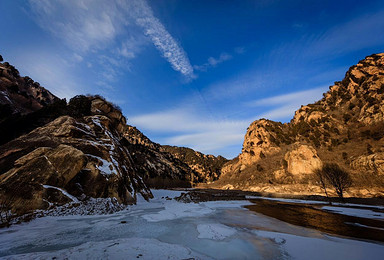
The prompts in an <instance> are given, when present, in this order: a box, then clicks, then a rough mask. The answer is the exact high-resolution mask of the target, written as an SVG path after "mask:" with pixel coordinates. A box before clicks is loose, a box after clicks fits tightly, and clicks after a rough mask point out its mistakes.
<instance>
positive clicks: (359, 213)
mask: <svg viewBox="0 0 384 260" xmlns="http://www.w3.org/2000/svg"><path fill="white" fill-rule="evenodd" d="M321 209H322V210H327V211H331V212H334V213H337V214H342V215H348V216H353V217H360V218H373V219H380V220H384V213H382V212H375V211H373V210H369V209H356V208H346V207H331V206H323V207H321Z"/></svg>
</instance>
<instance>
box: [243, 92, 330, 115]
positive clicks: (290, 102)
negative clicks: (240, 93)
mask: <svg viewBox="0 0 384 260" xmlns="http://www.w3.org/2000/svg"><path fill="white" fill-rule="evenodd" d="M327 90H328V87H318V88H314V89H309V90H304V91H298V92H293V93H288V94H284V95H278V96H273V97H269V98H263V99H258V100H254V101H251V102H247V103H246V106H248V107H263V109H265V110H266V111H265V112H263V113H261V114H259V115H258V116H257V118H267V119H271V120H282V119H286V118H292V117H293V115H294V112H295V111H296V110H297V109H299V108H300V106H301V105H306V104H309V103H314V102H315V101H317V100H320V99H321V97H322V94H323V93H324V92H326V91H327Z"/></svg>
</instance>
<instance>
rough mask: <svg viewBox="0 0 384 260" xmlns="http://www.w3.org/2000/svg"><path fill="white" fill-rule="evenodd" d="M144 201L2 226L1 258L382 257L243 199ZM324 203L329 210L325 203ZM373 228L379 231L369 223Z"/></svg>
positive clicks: (379, 248)
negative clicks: (272, 214) (115, 208)
mask: <svg viewBox="0 0 384 260" xmlns="http://www.w3.org/2000/svg"><path fill="white" fill-rule="evenodd" d="M180 193H181V192H179V191H164V190H154V191H153V194H154V196H155V198H154V199H153V200H151V201H150V202H146V201H144V200H139V201H138V203H137V205H134V206H129V207H128V209H127V210H124V211H121V212H118V213H115V214H111V215H98V216H66V217H44V218H39V219H36V220H33V221H31V222H30V223H24V224H20V225H14V226H11V227H10V228H3V229H0V257H1V258H4V259H65V258H68V259H191V258H194V259H383V255H384V243H382V242H376V243H375V242H368V241H363V240H354V239H347V238H341V237H337V236H332V235H329V234H326V233H322V232H320V231H318V230H315V229H311V228H305V227H300V226H297V225H293V224H289V223H287V222H285V221H282V220H278V219H277V218H272V217H269V216H267V215H266V214H261V213H257V212H255V211H251V210H249V209H247V208H244V206H249V205H254V204H252V203H251V202H249V201H212V202H202V203H198V204H196V203H181V202H177V201H175V200H167V199H166V196H169V197H171V198H172V197H175V196H178V195H180ZM328 210H329V209H328ZM372 232H384V231H383V230H376V229H372Z"/></svg>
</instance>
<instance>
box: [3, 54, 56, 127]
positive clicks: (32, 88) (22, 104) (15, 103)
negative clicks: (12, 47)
mask: <svg viewBox="0 0 384 260" xmlns="http://www.w3.org/2000/svg"><path fill="white" fill-rule="evenodd" d="M0 57H1V56H0ZM1 61H2V57H1V59H0V122H1V121H3V120H5V119H6V118H8V117H10V116H12V115H14V114H21V115H25V114H28V113H30V112H33V111H36V110H39V109H41V108H42V107H44V106H45V105H48V104H52V103H54V102H55V101H57V100H58V98H57V97H55V96H54V95H53V94H52V93H51V92H49V91H48V90H46V89H45V88H43V87H41V86H40V84H39V83H38V82H34V81H33V80H32V79H31V78H29V77H20V74H19V71H18V70H17V69H16V68H15V67H14V66H12V65H10V64H9V63H8V62H4V63H1Z"/></svg>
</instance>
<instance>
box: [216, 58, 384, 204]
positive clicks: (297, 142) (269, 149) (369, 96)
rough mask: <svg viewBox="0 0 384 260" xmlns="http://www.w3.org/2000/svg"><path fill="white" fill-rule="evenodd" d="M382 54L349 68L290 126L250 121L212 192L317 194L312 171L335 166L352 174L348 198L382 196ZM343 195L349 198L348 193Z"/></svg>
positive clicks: (304, 108) (383, 67)
mask: <svg viewBox="0 0 384 260" xmlns="http://www.w3.org/2000/svg"><path fill="white" fill-rule="evenodd" d="M383 137H384V54H383V53H381V54H375V55H372V56H368V57H366V58H365V59H364V60H362V61H360V62H359V63H358V64H357V65H355V66H352V67H351V68H350V69H349V70H348V72H347V73H346V75H345V78H344V79H343V80H342V81H340V82H335V84H334V85H333V86H331V87H330V88H329V91H328V92H327V93H325V94H324V97H323V98H322V99H321V100H319V101H318V102H316V103H314V104H309V105H306V106H302V107H301V108H300V109H299V110H297V111H296V112H295V115H294V117H293V119H292V120H291V122H290V123H285V124H282V123H280V122H274V121H270V120H266V119H260V120H256V121H254V122H253V123H252V124H251V125H250V126H249V128H248V129H247V133H246V135H245V138H244V143H243V149H242V152H241V154H240V155H239V156H238V157H237V158H235V159H234V160H232V161H230V162H228V163H227V164H226V165H225V166H224V167H223V169H222V177H221V178H220V180H219V182H218V183H216V184H215V185H216V187H220V188H235V189H248V190H255V191H268V192H279V193H307V194H316V193H320V192H321V190H320V188H319V187H318V185H317V184H316V181H315V179H314V178H313V169H315V168H318V167H320V166H321V165H322V164H323V163H325V162H336V163H338V164H339V165H340V166H341V167H342V168H344V169H347V170H348V171H350V172H351V174H352V178H353V180H354V187H353V188H351V189H350V192H349V195H356V196H374V195H380V194H381V195H384V193H383V187H384V171H383V169H384V167H383V164H384V138H383ZM347 195H348V194H347Z"/></svg>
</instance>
